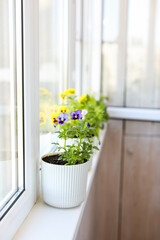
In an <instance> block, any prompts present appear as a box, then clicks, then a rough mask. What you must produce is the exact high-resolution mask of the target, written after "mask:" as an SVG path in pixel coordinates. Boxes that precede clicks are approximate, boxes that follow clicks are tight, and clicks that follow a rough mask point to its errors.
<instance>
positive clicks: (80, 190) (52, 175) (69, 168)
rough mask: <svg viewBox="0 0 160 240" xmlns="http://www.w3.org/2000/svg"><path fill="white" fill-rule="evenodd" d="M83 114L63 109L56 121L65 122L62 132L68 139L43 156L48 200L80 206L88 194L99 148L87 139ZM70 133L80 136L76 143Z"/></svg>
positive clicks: (50, 203) (43, 190)
mask: <svg viewBox="0 0 160 240" xmlns="http://www.w3.org/2000/svg"><path fill="white" fill-rule="evenodd" d="M81 114H82V112H81V111H79V110H77V111H75V112H71V113H70V115H68V114H67V113H63V112H60V113H59V115H58V116H57V117H56V118H55V119H54V122H55V123H54V125H55V126H57V125H59V126H63V129H62V128H61V129H60V130H59V131H58V132H59V137H60V138H63V139H64V145H63V146H62V145H59V143H56V144H57V145H58V146H59V147H58V152H57V153H51V154H47V155H45V156H43V157H42V197H43V200H44V202H46V203H47V204H49V205H51V206H54V207H59V208H72V207H76V206H78V205H80V204H81V203H82V202H83V200H84V198H85V193H86V185H87V175H88V167H89V159H90V157H91V155H92V154H93V149H98V148H97V147H96V146H93V142H92V141H91V140H90V139H88V141H86V140H85V138H84V133H85V128H82V127H81V126H82V125H81V124H83V121H81V120H82V119H81ZM72 121H73V122H74V126H72V125H71V122H72ZM79 122H80V123H79ZM77 123H79V124H77ZM84 127H85V126H84ZM69 136H76V140H75V141H74V143H73V144H68V143H67V141H66V140H67V138H68V137H69Z"/></svg>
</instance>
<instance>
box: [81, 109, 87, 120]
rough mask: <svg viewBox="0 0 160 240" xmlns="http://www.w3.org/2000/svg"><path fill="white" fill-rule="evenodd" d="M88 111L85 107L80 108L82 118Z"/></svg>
mask: <svg viewBox="0 0 160 240" xmlns="http://www.w3.org/2000/svg"><path fill="white" fill-rule="evenodd" d="M87 113H88V111H87V109H83V110H82V118H84V116H85V115H86V114H87Z"/></svg>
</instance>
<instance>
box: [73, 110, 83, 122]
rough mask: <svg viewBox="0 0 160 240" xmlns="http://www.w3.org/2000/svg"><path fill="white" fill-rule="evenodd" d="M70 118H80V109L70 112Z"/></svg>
mask: <svg viewBox="0 0 160 240" xmlns="http://www.w3.org/2000/svg"><path fill="white" fill-rule="evenodd" d="M70 115H71V119H72V120H77V119H82V111H81V110H77V111H73V112H71V113H70Z"/></svg>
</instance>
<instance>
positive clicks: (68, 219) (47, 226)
mask: <svg viewBox="0 0 160 240" xmlns="http://www.w3.org/2000/svg"><path fill="white" fill-rule="evenodd" d="M106 129H107V128H106ZM106 129H104V130H103V131H101V136H100V139H101V146H102V144H103V140H104V136H105V133H106ZM100 152H101V151H97V152H96V154H95V155H94V158H93V163H92V168H91V170H90V171H89V174H88V182H87V194H86V199H85V201H84V202H83V203H82V204H81V205H80V206H79V207H76V208H70V209H58V208H53V207H50V206H48V205H46V204H45V203H44V202H43V201H42V200H40V201H38V202H37V203H36V204H35V205H34V207H33V208H32V210H31V212H30V213H29V215H28V217H27V218H26V220H25V221H24V223H23V224H22V226H21V227H20V229H19V230H18V232H17V233H16V235H15V237H14V238H13V240H28V239H30V240H32V239H34V240H44V239H47V240H53V239H56V240H64V239H65V240H72V239H75V237H76V234H77V231H78V228H79V225H80V222H81V218H82V216H83V211H84V208H85V205H86V202H87V199H88V196H89V193H90V188H91V185H92V182H93V178H94V175H95V172H96V168H97V164H98V161H99V157H100Z"/></svg>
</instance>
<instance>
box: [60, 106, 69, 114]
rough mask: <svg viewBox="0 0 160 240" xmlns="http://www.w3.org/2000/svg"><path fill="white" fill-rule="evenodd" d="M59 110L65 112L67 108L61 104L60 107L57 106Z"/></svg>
mask: <svg viewBox="0 0 160 240" xmlns="http://www.w3.org/2000/svg"><path fill="white" fill-rule="evenodd" d="M59 112H61V113H66V112H68V108H67V107H65V106H63V105H62V106H60V108H59Z"/></svg>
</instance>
